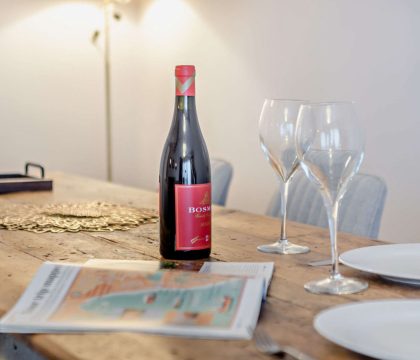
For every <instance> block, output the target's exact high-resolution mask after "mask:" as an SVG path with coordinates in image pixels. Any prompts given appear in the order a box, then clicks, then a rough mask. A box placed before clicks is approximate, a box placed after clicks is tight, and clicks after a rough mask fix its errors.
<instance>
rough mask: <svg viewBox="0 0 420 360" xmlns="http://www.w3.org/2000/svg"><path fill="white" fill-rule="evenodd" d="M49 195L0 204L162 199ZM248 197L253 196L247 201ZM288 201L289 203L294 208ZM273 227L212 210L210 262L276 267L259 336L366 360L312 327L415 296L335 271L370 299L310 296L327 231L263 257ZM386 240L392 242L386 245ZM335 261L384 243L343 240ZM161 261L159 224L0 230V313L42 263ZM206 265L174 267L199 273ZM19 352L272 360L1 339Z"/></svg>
mask: <svg viewBox="0 0 420 360" xmlns="http://www.w3.org/2000/svg"><path fill="white" fill-rule="evenodd" d="M49 177H51V178H52V179H53V181H54V189H53V191H51V192H22V193H13V194H6V195H1V196H0V205H2V204H5V203H25V204H27V203H30V204H46V203H53V202H63V201H64V202H85V201H107V202H112V203H117V204H124V205H130V206H134V207H140V208H152V209H157V206H158V202H157V200H158V195H157V193H156V192H154V191H148V190H142V189H139V188H134V187H127V186H122V185H117V184H114V183H108V182H104V181H99V180H95V179H91V178H86V177H80V176H75V175H71V174H66V173H58V172H57V173H51V174H49ZM248 196H257V194H252V195H249V194H248ZM291 201H293V199H291ZM279 231H280V224H279V219H276V218H271V217H267V216H262V215H256V214H253V213H249V212H244V211H239V210H234V209H230V208H224V207H214V208H213V229H212V244H213V246H212V253H211V258H210V259H211V260H214V261H244V262H247V261H249V262H257V261H273V262H274V263H275V271H274V275H273V280H272V282H271V286H270V289H269V293H268V297H267V300H266V302H264V303H263V306H262V309H261V315H260V319H259V322H258V327H261V328H263V329H264V330H266V331H267V332H269V333H270V334H271V335H272V337H273V338H274V339H275V340H277V341H278V342H280V343H281V344H283V345H291V346H293V347H295V348H297V349H299V350H301V351H303V352H305V353H307V354H308V355H310V356H312V357H313V358H315V359H323V360H328V359H331V360H332V359H334V360H339V359H362V358H364V357H363V356H362V355H359V354H356V353H354V352H352V351H349V350H346V349H344V348H342V347H340V346H337V345H334V344H333V343H331V342H329V341H328V340H326V339H324V338H323V337H321V336H320V335H319V334H318V333H317V332H316V331H315V329H314V327H313V325H312V323H313V320H314V316H315V315H316V314H318V313H319V312H320V311H322V310H324V309H327V308H329V307H332V306H335V305H339V304H345V303H350V302H356V301H362V300H373V299H391V298H392V299H401V298H416V297H418V296H419V295H420V291H419V290H418V289H416V288H415V287H410V286H404V285H397V284H395V283H392V282H387V281H385V280H382V279H381V278H379V277H377V276H374V275H368V274H364V273H361V272H359V271H356V270H352V269H350V268H346V267H345V266H341V270H342V273H343V274H344V275H348V276H354V277H357V278H361V279H364V280H367V281H368V282H369V288H368V290H366V291H364V292H362V293H359V294H354V295H343V296H332V295H315V294H311V293H308V292H307V291H305V289H304V288H303V285H304V284H305V283H306V282H308V281H310V280H314V279H321V278H323V277H326V276H327V275H328V271H329V268H328V267H326V266H320V267H310V266H308V262H309V261H313V260H319V259H325V258H327V257H328V256H329V254H330V245H329V237H328V232H327V230H326V229H323V228H318V227H314V226H309V225H305V224H300V223H294V222H288V234H289V239H290V240H291V241H294V242H296V243H299V244H302V245H306V246H309V247H310V249H311V251H310V252H309V253H307V254H300V255H277V254H265V253H261V252H258V251H257V249H256V248H257V245H259V244H264V243H268V242H274V241H275V240H276V239H277V238H278V236H279ZM391 240H392V239H391ZM338 241H339V250H340V252H343V251H346V250H349V249H354V248H358V247H363V246H375V245H377V244H381V242H378V241H373V240H371V239H366V238H361V237H357V236H354V235H350V234H344V233H341V234H339V236H338ZM93 258H101V259H133V260H134V259H142V260H160V259H161V257H160V254H159V231H158V224H146V225H141V226H138V227H136V228H134V229H131V230H128V231H115V232H78V233H69V232H65V233H42V234H36V233H32V232H27V231H10V230H0V284H1V291H0V311H1V314H4V313H5V312H7V311H8V310H9V309H10V308H11V307H12V306H13V305H14V304H15V302H16V301H17V300H18V298H19V297H20V295H21V294H22V292H23V291H24V289H25V288H26V286H27V285H28V284H29V282H30V281H31V278H32V277H33V276H34V274H35V272H36V270H37V269H38V267H39V266H40V265H41V264H42V263H43V262H44V261H56V262H77V263H81V262H85V261H87V260H89V259H93ZM201 262H202V261H195V262H191V261H185V262H180V263H181V265H182V266H183V265H185V268H192V269H193V268H194V269H196V268H199V265H200V264H201ZM7 336H8V338H9V340H8V341H9V342H10V338H11V339H12V341H13V344H14V345H13V346H14V347H15V350H17V349H18V347H19V346H24V347H28V348H29V350H30V351H32V352H34V354H38V355H40V356H41V357H43V358H47V359H61V360H70V359H71V360H74V359H77V360H81V359H86V360H88V359H89V360H91V359H159V360H164V359H185V360H193V359H202V360H204V359H221V358H224V359H268V358H269V356H267V355H264V354H262V353H260V352H259V351H258V350H257V349H256V347H255V344H254V342H253V341H252V340H249V341H245V340H230V341H228V340H198V339H189V338H182V337H172V336H159V335H150V334H141V333H124V332H114V333H77V334H30V335H16V334H9V335H7Z"/></svg>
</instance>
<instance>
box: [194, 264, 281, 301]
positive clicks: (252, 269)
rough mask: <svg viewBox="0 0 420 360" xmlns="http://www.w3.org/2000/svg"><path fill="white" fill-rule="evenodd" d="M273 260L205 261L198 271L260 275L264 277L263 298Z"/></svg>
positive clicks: (272, 269)
mask: <svg viewBox="0 0 420 360" xmlns="http://www.w3.org/2000/svg"><path fill="white" fill-rule="evenodd" d="M273 271H274V263H273V262H221V261H206V262H205V263H204V264H203V266H202V267H201V269H200V273H209V274H220V275H234V276H249V277H255V276H257V277H262V278H263V279H264V294H265V296H264V298H265V297H266V296H267V292H268V287H269V286H270V282H271V278H272V277H273Z"/></svg>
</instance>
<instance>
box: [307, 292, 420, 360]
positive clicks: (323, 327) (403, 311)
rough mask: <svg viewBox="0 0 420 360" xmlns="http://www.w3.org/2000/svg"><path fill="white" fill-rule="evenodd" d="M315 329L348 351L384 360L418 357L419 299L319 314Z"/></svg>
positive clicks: (350, 306)
mask: <svg viewBox="0 0 420 360" xmlns="http://www.w3.org/2000/svg"><path fill="white" fill-rule="evenodd" d="M314 327H315V329H316V330H317V331H318V332H319V333H320V334H321V335H322V336H323V337H325V338H326V339H328V340H330V341H332V342H333V343H335V344H337V345H340V346H343V347H345V348H347V349H349V350H353V351H356V352H358V353H361V354H364V355H367V356H372V357H375V358H378V359H384V360H396V359H398V360H418V359H419V358H420V340H419V339H420V300H382V301H370V302H358V303H352V304H346V305H340V306H336V307H334V308H331V309H328V310H325V311H322V312H321V313H319V314H318V315H317V316H316V317H315V320H314Z"/></svg>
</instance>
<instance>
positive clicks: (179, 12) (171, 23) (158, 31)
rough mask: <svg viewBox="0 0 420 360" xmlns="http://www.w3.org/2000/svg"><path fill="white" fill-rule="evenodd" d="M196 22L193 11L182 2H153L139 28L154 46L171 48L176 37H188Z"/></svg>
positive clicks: (175, 0)
mask: <svg viewBox="0 0 420 360" xmlns="http://www.w3.org/2000/svg"><path fill="white" fill-rule="evenodd" d="M196 20H197V16H196V15H195V13H194V12H193V10H192V9H191V8H190V7H189V6H188V5H187V4H186V3H185V2H184V1H182V0H155V1H152V2H151V3H150V5H149V6H148V8H147V9H146V12H145V14H144V16H143V18H142V20H141V27H142V30H143V31H144V34H145V36H146V37H147V39H148V41H150V42H152V43H154V45H155V46H159V45H165V46H171V43H173V42H174V40H176V39H177V38H178V37H183V36H188V34H189V31H190V30H191V26H192V25H194V24H192V23H194V22H195V21H196ZM174 45H176V44H174Z"/></svg>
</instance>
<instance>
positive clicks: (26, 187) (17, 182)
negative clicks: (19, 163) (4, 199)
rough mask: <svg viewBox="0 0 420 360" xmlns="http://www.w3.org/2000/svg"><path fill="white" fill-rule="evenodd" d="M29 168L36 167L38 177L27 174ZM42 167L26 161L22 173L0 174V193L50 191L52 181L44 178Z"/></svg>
mask: <svg viewBox="0 0 420 360" xmlns="http://www.w3.org/2000/svg"><path fill="white" fill-rule="evenodd" d="M30 168H37V169H38V170H39V172H40V177H34V176H30V175H29V169H30ZM44 176H45V170H44V167H43V166H41V165H39V164H34V163H30V162H28V163H26V164H25V173H24V174H17V173H16V174H0V194H4V193H10V192H17V191H50V190H52V188H53V181H52V180H49V179H45V178H44Z"/></svg>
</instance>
